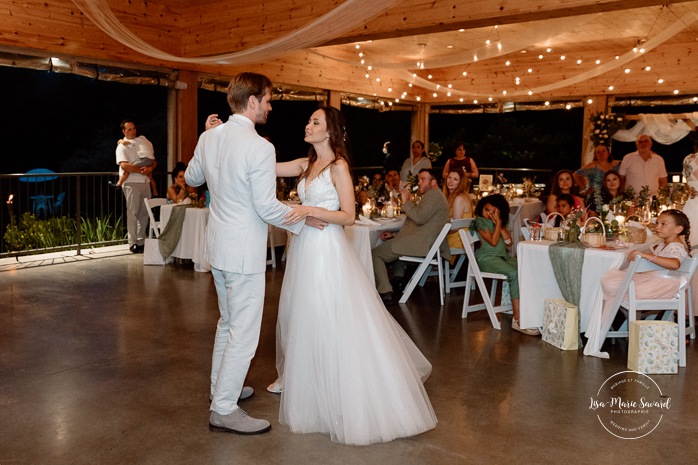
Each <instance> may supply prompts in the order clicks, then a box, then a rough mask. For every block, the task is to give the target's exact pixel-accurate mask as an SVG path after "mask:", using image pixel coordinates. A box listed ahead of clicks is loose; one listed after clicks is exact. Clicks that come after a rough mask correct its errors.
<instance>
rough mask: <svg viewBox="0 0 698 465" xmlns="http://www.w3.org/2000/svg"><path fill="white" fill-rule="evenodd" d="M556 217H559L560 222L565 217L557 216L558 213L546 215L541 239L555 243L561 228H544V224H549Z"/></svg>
mask: <svg viewBox="0 0 698 465" xmlns="http://www.w3.org/2000/svg"><path fill="white" fill-rule="evenodd" d="M556 216H559V217H560V218H561V219H562V221H565V217H564V216H562V215H561V214H559V213H558V212H552V213H551V214H550V215H548V217H547V218H546V220H545V223H544V225H543V239H545V240H548V241H557V238H558V237H559V235H560V231H561V230H562V228H558V227H551V226H545V224H547V223H550V222H551V220H552V219H553V218H554V217H556ZM553 224H554V223H553Z"/></svg>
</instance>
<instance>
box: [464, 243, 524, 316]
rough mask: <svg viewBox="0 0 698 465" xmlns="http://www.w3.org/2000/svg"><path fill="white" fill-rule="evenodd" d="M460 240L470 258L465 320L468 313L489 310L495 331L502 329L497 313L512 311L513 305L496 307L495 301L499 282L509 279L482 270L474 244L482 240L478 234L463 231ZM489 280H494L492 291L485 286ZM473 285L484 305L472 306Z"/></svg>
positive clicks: (466, 285) (466, 282)
mask: <svg viewBox="0 0 698 465" xmlns="http://www.w3.org/2000/svg"><path fill="white" fill-rule="evenodd" d="M458 234H460V238H461V240H462V241H463V247H464V248H465V254H466V255H467V256H468V276H467V278H466V279H465V297H464V299H463V314H462V317H463V318H467V317H468V313H471V312H477V311H480V310H485V309H486V310H487V313H488V314H489V316H490V321H491V322H492V326H493V327H494V328H495V329H502V327H501V326H500V324H499V320H497V313H499V312H505V311H508V310H511V308H512V307H511V304H508V305H498V306H496V307H495V305H494V299H495V297H496V295H497V284H498V282H499V281H506V279H507V277H506V276H505V275H503V274H499V273H486V272H483V271H481V270H480V267H479V266H478V264H477V260H476V259H475V249H474V247H473V244H474V243H476V242H477V241H479V240H480V238H479V237H478V235H477V234H471V233H470V231H466V230H465V229H461V230H460V231H458ZM485 278H488V279H491V280H492V285H491V287H490V290H489V291H488V290H487V287H486V286H485V281H484V279H485ZM473 284H474V285H475V287H476V289H477V290H479V292H480V296H481V297H482V301H483V303H481V304H475V305H470V292H471V290H472V288H473Z"/></svg>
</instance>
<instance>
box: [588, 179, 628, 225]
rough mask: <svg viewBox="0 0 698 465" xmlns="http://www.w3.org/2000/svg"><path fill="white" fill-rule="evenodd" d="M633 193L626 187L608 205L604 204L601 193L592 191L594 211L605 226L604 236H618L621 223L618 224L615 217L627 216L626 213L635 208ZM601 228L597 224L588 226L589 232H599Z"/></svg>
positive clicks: (596, 190)
mask: <svg viewBox="0 0 698 465" xmlns="http://www.w3.org/2000/svg"><path fill="white" fill-rule="evenodd" d="M633 195H634V191H633V188H632V187H628V188H627V189H626V190H625V191H624V192H623V195H619V196H618V197H614V198H612V199H611V201H610V202H609V203H604V202H603V199H602V197H601V191H599V190H598V189H594V205H595V211H596V212H597V213H598V215H599V218H601V221H602V222H603V223H604V225H606V236H609V237H610V236H613V235H618V234H619V233H620V229H621V223H619V222H618V220H617V219H616V216H618V215H620V216H624V217H625V216H627V215H628V212H630V210H631V209H632V208H633V207H634V206H635V203H634V202H633V200H632V198H633ZM600 229H601V226H600V225H599V224H597V223H594V224H592V225H590V229H589V231H586V232H599V231H598V230H600Z"/></svg>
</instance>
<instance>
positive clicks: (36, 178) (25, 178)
mask: <svg viewBox="0 0 698 465" xmlns="http://www.w3.org/2000/svg"><path fill="white" fill-rule="evenodd" d="M25 174H56V172H55V171H51V170H49V169H46V168H34V169H33V170H29V171H27V172H26V173H25ZM54 179H58V176H22V177H20V178H19V180H20V181H22V182H45V181H53V180H54Z"/></svg>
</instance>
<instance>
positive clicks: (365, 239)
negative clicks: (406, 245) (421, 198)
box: [344, 217, 405, 279]
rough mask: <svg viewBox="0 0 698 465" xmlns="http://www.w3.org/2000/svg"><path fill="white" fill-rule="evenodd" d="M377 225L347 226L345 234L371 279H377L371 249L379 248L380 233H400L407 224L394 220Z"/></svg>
mask: <svg viewBox="0 0 698 465" xmlns="http://www.w3.org/2000/svg"><path fill="white" fill-rule="evenodd" d="M378 223H379V224H377V225H364V224H360V223H354V224H353V225H352V226H345V227H344V233H345V234H346V236H347V241H348V242H349V244H350V245H351V246H352V247H353V248H354V250H355V251H356V254H357V255H358V256H359V259H360V260H361V263H362V264H363V265H364V268H365V269H366V272H367V273H368V275H369V277H370V278H371V279H375V278H374V275H373V260H372V259H371V249H372V248H374V247H375V246H377V245H378V244H379V243H380V242H381V240H380V233H381V232H383V231H399V230H400V228H402V225H403V224H404V223H405V218H404V217H401V218H396V219H394V220H385V221H378Z"/></svg>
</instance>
